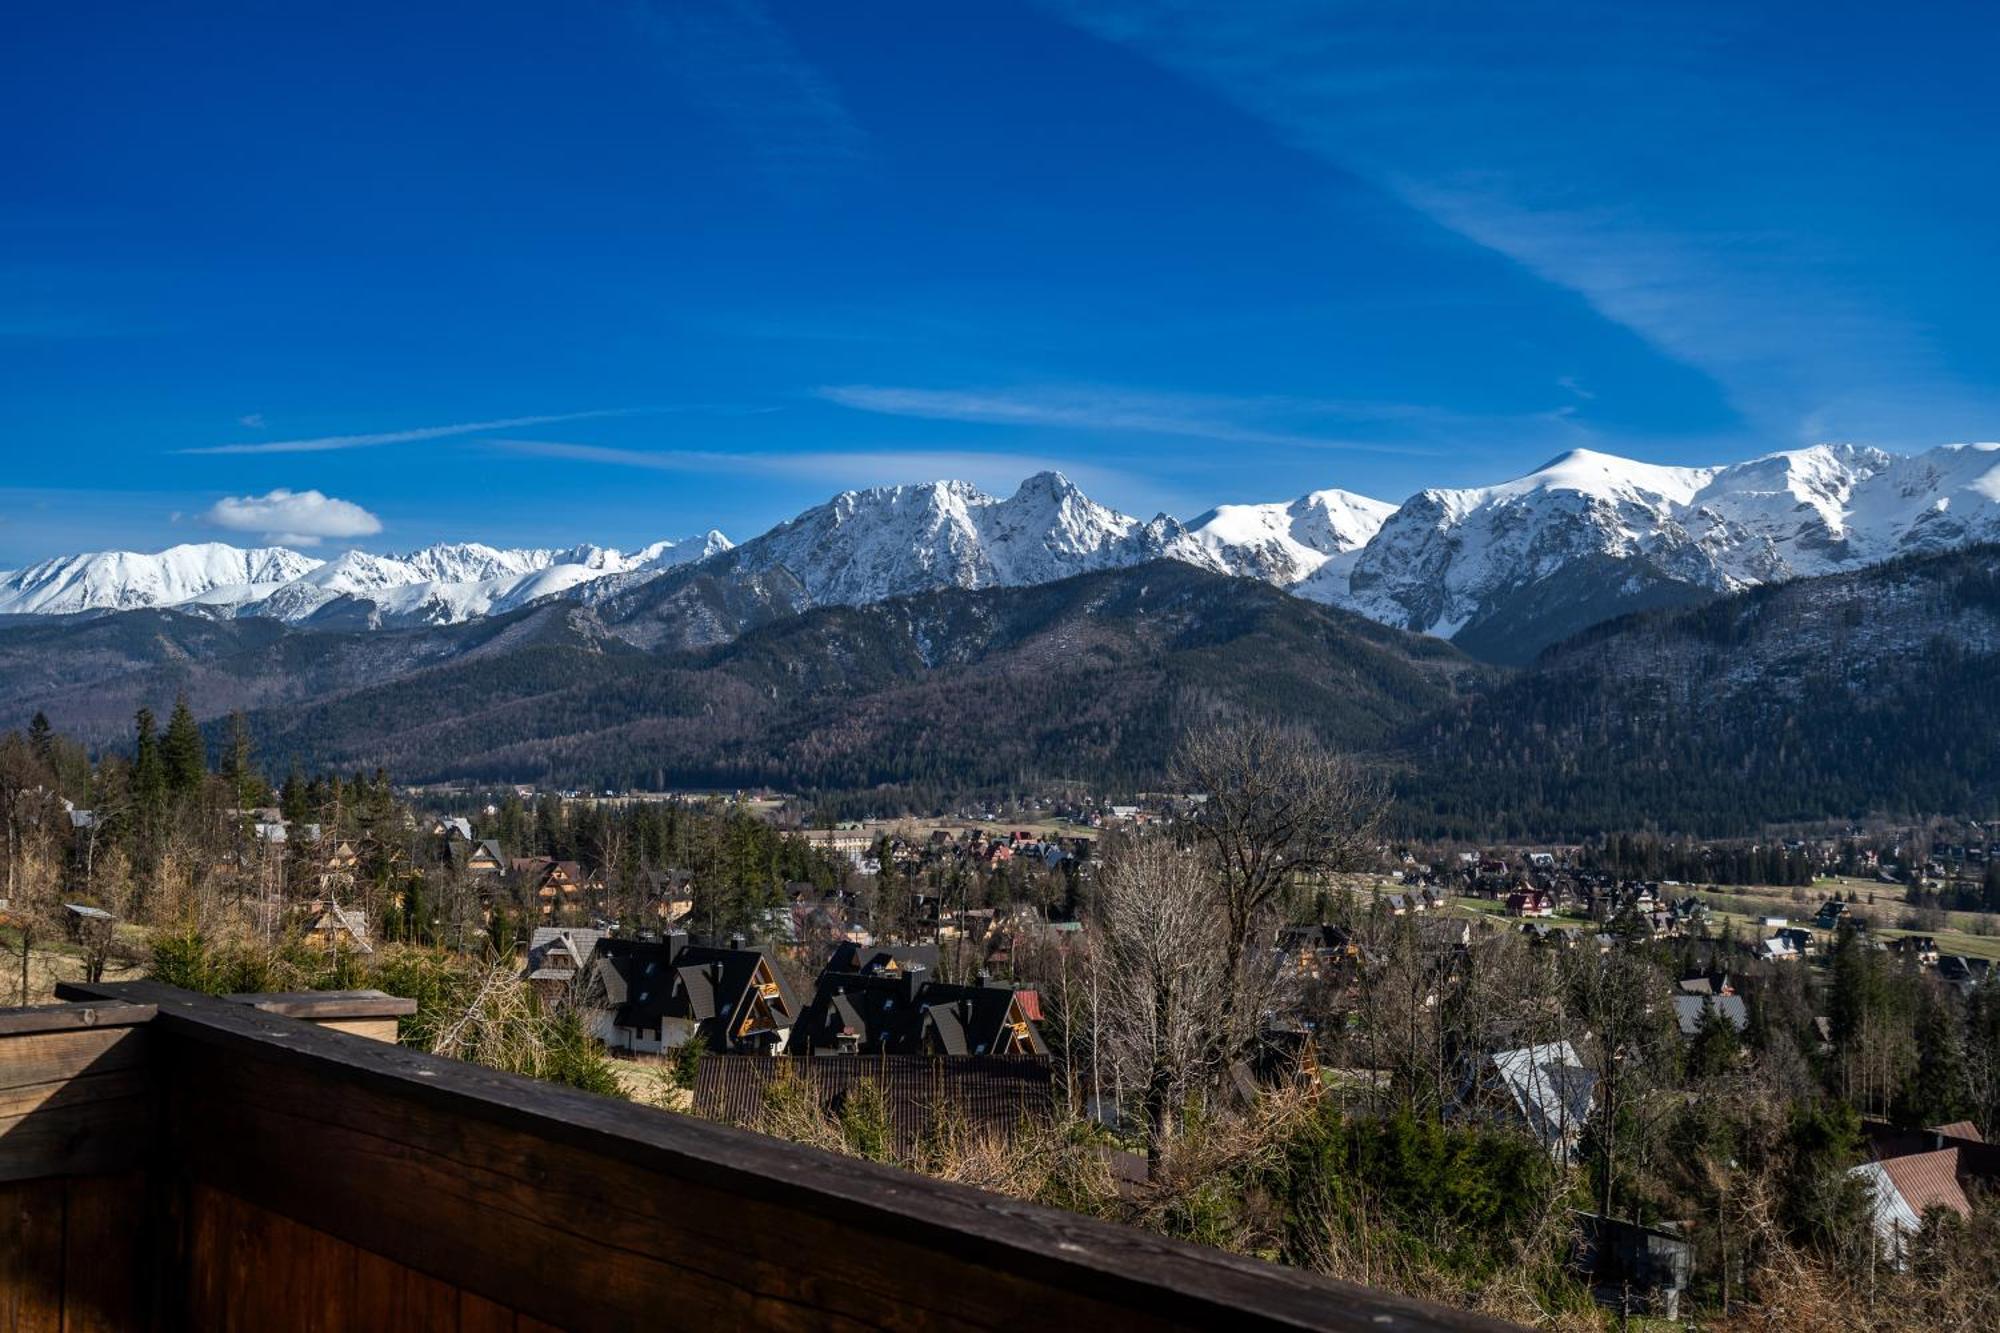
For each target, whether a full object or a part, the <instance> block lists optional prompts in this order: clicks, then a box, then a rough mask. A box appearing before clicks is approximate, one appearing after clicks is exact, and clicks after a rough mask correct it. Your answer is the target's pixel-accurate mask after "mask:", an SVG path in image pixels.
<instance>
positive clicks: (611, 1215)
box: [0, 983, 1494, 1333]
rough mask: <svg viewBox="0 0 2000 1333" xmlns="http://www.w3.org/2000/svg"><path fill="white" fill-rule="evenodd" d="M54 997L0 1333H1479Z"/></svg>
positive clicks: (796, 1152) (1101, 1229) (237, 1021)
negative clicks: (792, 1332) (1199, 1332)
mask: <svg viewBox="0 0 2000 1333" xmlns="http://www.w3.org/2000/svg"><path fill="white" fill-rule="evenodd" d="M63 994H64V995H65V997H66V998H68V999H70V1000H71V1001H72V1002H71V1003H67V1004H58V1005H52V1006H47V1007H43V1008H36V1009H15V1010H0V1329H5V1328H16V1327H19V1328H27V1327H37V1328H40V1327H48V1328H62V1329H122V1328H162V1329H178V1328H198V1329H210V1328H217V1329H223V1328H227V1329H235V1328H244V1329H313V1328H325V1329H347V1328H355V1329H369V1330H378V1329H395V1328H413V1329H414V1328H421V1329H460V1330H465V1331H466V1333H471V1330H478V1329H509V1328H511V1329H522V1330H526V1329H542V1328H547V1327H550V1326H554V1327H560V1328H577V1329H624V1328H662V1327H669V1328H681V1327H692V1328H745V1327H782V1328H789V1329H810V1328H829V1329H833V1328H838V1329H851V1328H900V1329H924V1328H947V1327H948V1328H954V1329H980V1328H992V1329H1007V1330H1009V1331H1010V1333H1019V1330H1022V1329H1035V1328H1077V1327H1081V1328H1089V1329H1092V1330H1112V1329H1128V1328H1163V1327H1176V1326H1178V1327H1224V1326H1226V1327H1229V1328H1232V1329H1255V1328H1293V1329H1337V1330H1361V1329H1366V1330H1370V1331H1371V1333H1376V1331H1378V1330H1379V1331H1383V1333H1394V1331H1395V1330H1420V1329H1474V1328H1490V1327H1494V1325H1492V1324H1490V1323H1488V1322H1486V1321H1483V1320H1480V1319H1477V1318H1475V1317H1473V1316H1470V1315H1467V1314H1463V1313H1460V1312H1456V1311H1451V1310H1446V1309H1442V1308H1439V1307H1434V1306H1429V1305H1425V1304H1423V1303H1420V1302H1416V1301H1410V1300H1405V1299H1402V1298H1399V1297H1394V1296H1390V1295H1387V1294H1385V1293H1382V1292H1378V1291H1373V1290H1369V1289H1367V1288H1362V1287H1355V1286H1349V1285H1343V1284H1340V1283H1335V1282H1329V1281H1325V1280H1323V1279H1320V1278H1316V1277H1313V1276H1311V1275H1308V1274H1305V1273H1301V1272H1296V1271H1293V1270H1289V1269H1283V1268H1278V1267H1274V1266H1271V1265H1268V1264H1263V1263H1259V1262H1256V1261H1254V1260H1249V1259H1243V1258H1238V1257H1235V1256H1232V1255H1227V1254H1223V1253H1221V1252H1218V1251H1213V1250H1206V1249H1201V1248H1197V1247H1195V1246H1191V1245H1184V1244H1180V1243H1177V1242H1173V1241H1168V1240H1163V1239H1161V1238H1159V1237H1156V1236H1152V1235H1150V1234H1147V1233H1144V1232H1140V1231H1136V1230H1132V1229H1128V1228H1124V1227H1119V1226H1114V1225H1110V1224H1106V1223H1102V1222H1097V1221H1092V1220H1090V1219H1087V1218H1083V1217H1078V1216H1075V1215H1073V1214H1069V1213H1064V1212H1059V1211H1055V1210H1052V1209H1048V1208H1042V1207H1037V1206H1034V1205H1031V1204H1026V1203H1022V1202H1019V1201H1017V1200H1013V1199H1009V1198H1005V1197H1001V1196H998V1195H992V1194H986V1193H982V1192H980V1191H977V1190H973V1189H968V1188H965V1187H962V1186H956V1185H950V1184H944V1183H941V1182H937V1181H933V1180H929V1179H926V1178H924V1177H921V1176H916V1175H911V1174H909V1173H906V1172H902V1171H897V1170H894V1169H891V1168H887V1167H882V1166H877V1165H874V1164H872V1163H868V1162H862V1161H857V1160H854V1159H850V1158H844V1157H837V1156H832V1155H829V1154H826V1153H822V1152H819V1151H816V1150H813V1149H808V1148H803V1147H799V1146H796V1145H794V1144H790V1143H785V1142H782V1141H779V1140H776V1139H771V1138H766V1137H763V1136H761V1135H756V1134H751V1133H746V1132H743V1131H740V1130H735V1129H730V1128H726V1127H724V1126H721V1125H716V1124H711V1123H708V1122H706V1121H702V1120H696V1119H690V1118H687V1117H683V1116H675V1115H669V1114H665V1113H663V1112H659V1111H654V1110H650V1109H647V1108H644V1107H639V1106H634V1105H631V1104H628V1103H624V1102H619V1101H615V1100H611V1099H607V1098H602V1097H595V1096H590V1095H588V1094H584V1093H579V1092H574V1091H570V1090H568V1089H564V1088H559V1087H554V1086H551V1085H549V1084H544V1083H538V1082H535V1081H533V1080H530V1079H525V1078H519V1077H516V1076H513V1075H509V1074H502V1073H496V1072H494V1071H492V1070H489V1069H485V1068H482V1067H479V1066H476V1065H469V1064H462V1063H459V1062H456V1061H451V1060H444V1059H439V1058H437V1057H434V1056H430V1055H425V1054H422V1053H420V1052H416V1051H412V1050H407V1049H404V1048H402V1047H399V1046H396V1045H393V1044H391V1043H389V1042H385V1041H371V1040H366V1039H365V1038H364V1036H362V1035H360V1034H357V1033H356V1032H352V1031H342V1030H339V1025H341V1024H345V1023H352V1022H374V1023H376V1024H377V1025H378V1027H379V1024H380V1022H381V1020H383V1019H384V1018H385V1017H387V1018H390V1019H393V1016H394V1015H393V1012H389V1011H391V1010H392V1009H393V1007H394V1006H395V1005H396V1004H397V1003H398V1002H396V1001H393V1000H390V999H389V998H388V997H384V996H371V995H359V996H354V995H350V996H345V997H338V996H336V997H313V996H287V997H271V996H266V997H235V998H232V999H228V1000H225V999H217V998H212V997H208V996H201V995H194V994H191V993H189V992H186V991H180V990H175V989H172V988H170V987H164V986H158V985H153V984H150V983H129V984H122V985H100V986H92V987H68V988H65V989H64V991H63ZM405 1003H406V1002H405ZM288 1010H289V1011H292V1012H287V1011H288ZM293 1013H298V1014H301V1015H303V1016H296V1017H295V1016H293Z"/></svg>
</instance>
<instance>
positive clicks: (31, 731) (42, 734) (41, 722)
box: [28, 709, 55, 764]
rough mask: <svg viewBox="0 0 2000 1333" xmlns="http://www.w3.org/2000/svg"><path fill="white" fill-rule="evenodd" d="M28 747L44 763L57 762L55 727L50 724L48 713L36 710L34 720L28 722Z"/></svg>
mask: <svg viewBox="0 0 2000 1333" xmlns="http://www.w3.org/2000/svg"><path fill="white" fill-rule="evenodd" d="M28 748H29V749H31V750H33V751H34V754H35V758H37V759H39V760H41V761H42V763H44V764H53V763H54V762H55V728H53V727H51V726H50V725H49V717H48V714H47V713H44V712H42V711H40V710H39V709H37V710H36V712H35V716H34V720H33V721H31V722H29V723H28Z"/></svg>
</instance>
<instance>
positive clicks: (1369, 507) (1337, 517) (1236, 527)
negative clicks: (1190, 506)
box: [1188, 490, 1396, 587]
mask: <svg viewBox="0 0 2000 1333" xmlns="http://www.w3.org/2000/svg"><path fill="white" fill-rule="evenodd" d="M1395 512H1396V506H1394V505H1392V504H1389V503H1387V502H1386V501H1382V500H1371V499H1369V498H1368V497H1367V496H1365V495H1356V494H1355V493H1354V492H1352V491H1337V490H1327V491H1313V492H1311V493H1310V494H1307V495H1302V496H1300V497H1299V498H1298V499H1296V500H1293V501H1291V502H1289V503H1286V502H1283V501H1280V502H1278V503H1276V504H1247V505H1245V504H1237V505H1219V506H1217V507H1216V508H1214V509H1211V510H1209V511H1208V512H1207V513H1206V514H1203V515H1202V516H1201V517H1200V518H1197V519H1195V520H1194V521H1193V522H1192V523H1190V524H1189V525H1188V526H1189V529H1190V530H1191V531H1192V532H1193V534H1194V537H1195V540H1197V541H1199V542H1200V543H1201V544H1202V545H1203V546H1205V547H1207V548H1208V549H1209V550H1210V551H1212V552H1214V553H1215V555H1216V557H1217V559H1219V560H1221V561H1222V562H1223V563H1224V564H1225V565H1226V566H1227V567H1228V568H1229V569H1230V570H1232V571H1233V572H1235V573H1239V574H1248V575H1250V576H1252V577H1254V578H1260V579H1263V580H1265V581H1266V582H1268V583H1276V584H1279V585H1280V586H1283V587H1290V586H1291V585H1292V584H1294V583H1297V582H1299V581H1300V580H1302V579H1304V578H1305V577H1306V576H1307V575H1309V574H1314V573H1317V572H1318V571H1319V570H1320V569H1321V568H1322V567H1323V566H1324V565H1326V563H1327V562H1328V561H1329V560H1332V559H1334V558H1335V557H1338V556H1343V555H1346V554H1347V553H1348V552H1350V551H1358V550H1360V549H1361V548H1362V547H1364V546H1366V545H1367V544H1368V543H1369V541H1370V540H1371V539H1372V538H1373V537H1374V536H1375V534H1376V533H1377V532H1378V531H1380V530H1381V527H1382V524H1383V523H1384V522H1385V521H1387V519H1388V517H1389V515H1391V514H1393V513H1395Z"/></svg>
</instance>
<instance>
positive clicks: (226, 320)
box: [0, 0, 2000, 564]
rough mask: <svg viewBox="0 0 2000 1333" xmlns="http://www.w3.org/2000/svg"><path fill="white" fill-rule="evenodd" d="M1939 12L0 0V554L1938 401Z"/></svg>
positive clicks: (633, 510)
mask: <svg viewBox="0 0 2000 1333" xmlns="http://www.w3.org/2000/svg"><path fill="white" fill-rule="evenodd" d="M1990 51H1991V41H1990V27H1989V25H1988V22H1987V21H1986V20H1985V19H1984V18H1983V17H1982V15H1981V13H1980V11H1979V10H1978V9H1976V8H1973V7H1970V6H1967V7H1964V8H1958V7H1954V6H1950V5H1939V4H1926V5H1918V6H1900V7H1893V8H1892V7H1887V6H1862V5H1839V4H1836V5H1828V4H1824V3H1819V4H1813V5H1787V4H1766V5H1757V6H1745V5H1741V4H1727V5H1724V4H1716V5H1693V4H1688V5H1628V6H1603V5H1586V4H1567V3H1565V4H1555V3H1537V2H1536V0H1526V2H1525V3H1519V4H1512V5H1507V6H1496V5H1492V4H1488V3H1468V4H1449V3H1400V4H1379V5H1343V4H1338V3H1325V2H1324V0H1320V2H1315V3H1303V2H1302V3H1257V2H1256V0H1233V2H1225V0H1214V2H1212V3H1211V2H1210V0H1179V2H1177V3H1158V4H1147V3H1138V2H1137V0H1102V2H1100V0H1048V3H1040V4H986V3H978V2H977V0H953V3H950V4H938V3H935V0H932V2H931V3H902V2H901V0H879V2H871V3H866V4H859V3H848V4H841V3H830V2H829V0H813V2H811V3H797V4H781V3H776V2H775V0H676V2H675V3H667V0H656V2H655V3H646V2H645V0H629V2H628V3H607V4H591V3H569V4H554V3H546V4H519V3H506V2H505V0H484V2H482V3H477V4H474V3H463V4H427V3H421V2H415V3H405V4H399V5H387V4H372V3H365V2H360V0H357V2H356V3H350V4H347V5H342V6H331V5H325V6H318V5H308V4H298V5H269V4H257V5H243V6H240V7H239V6H233V5H227V4H205V5H194V6H163V5H155V4H147V5H139V4H127V5H110V4H89V3H78V4H73V5H63V6H58V5H40V6H35V7H34V8H33V12H25V11H24V12H21V13H17V14H15V15H14V16H13V17H12V19H11V22H10V36H9V40H8V41H7V42H6V43H5V44H4V49H0V118H4V123H6V124H8V125H10V126H12V127H15V129H16V133H14V134H11V135H10V136H9V145H8V151H7V168H6V170H5V171H4V172H0V442H4V457H5V459H6V463H7V467H6V470H5V473H4V474H0V564H13V563H18V562H21V561H25V560H28V559H32V558H37V557H40V556H45V555H49V554H53V553H55V552H58V551H65V550H74V549H85V548H95V547H100V546H111V545H119V546H129V547H138V548H143V549H151V548H154V547H158V546H161V545H165V544H168V543H170V542H174V541H185V540H205V539H209V538H215V537H223V538H227V539H230V540H238V541H248V540H257V539H259V538H261V537H262V536H264V535H266V534H278V533H284V534H288V535H292V536H297V537H312V536H318V537H320V538H321V540H322V541H323V543H324V544H325V545H326V546H328V547H337V546H339V545H340V544H342V543H344V542H350V541H352V542H356V543H358V544H362V545H366V546H370V547H372V548H376V549H402V548H407V547H411V546H415V545H420V544H422V543H424V542H427V541H431V540H436V539H483V540H489V541H495V542H502V543H508V544H516V543H545V544H552V545H553V544H568V543H571V542H575V541H581V540H596V541H602V542H608V543H613V544H625V545H635V544H638V543H640V542H643V541H646V540H649V539H652V538H655V537H659V536H667V535H679V534H682V533H685V532H690V531H697V530H701V529H705V528H708V527H711V526H715V527H721V528H722V529H723V530H725V531H727V532H729V533H730V534H731V535H732V536H736V537H738V538H742V537H746V536H749V535H752V534H754V533H755V532H757V531H759V530H761V529H762V528H764V527H766V526H768V525H769V524H770V523H772V522H774V521H776V520H778V519H781V518H783V517H786V516H788V515H789V514H791V513H793V512H795V511H797V510H798V509H800V508H802V507H804V506H805V505H807V504H810V503H813V502H816V501H818V500H820V499H823V498H825V497H826V496H827V495H828V494H830V493H832V492H834V491H836V490H839V489H841V488H843V487H846V486H853V485H867V484H878V483H888V482H895V481H916V480H928V479H933V478H936V477H940V476H964V477H969V478H971V479H973V480H975V481H978V482H981V483H982V484H985V485H987V486H989V487H990V488H996V489H1003V490H1004V489H1008V488H1010V487H1011V485H1012V483H1013V482H1015V481H1017V480H1018V479H1019V478H1020V477H1021V476H1023V475H1025V474H1026V473H1028V472H1031V471H1034V470H1036V469H1038V468H1041V467H1045V466H1057V467H1061V468H1062V469H1064V470H1065V471H1067V472H1069V473H1070V474H1071V475H1072V476H1073V477H1075V478H1076V479H1077V480H1078V481H1079V482H1080V483H1082V484H1083V485H1084V486H1085V487H1086V489H1088V490H1090V491H1091V492H1092V493H1093V494H1095V495H1098V496H1099V497H1100V498H1102V499H1104V500H1106V501H1107V502H1109V503H1113V504H1116V505H1119V506H1120V507H1123V508H1126V509H1128V510H1131V511H1135V512H1141V513H1143V514H1148V515H1150V514H1151V513H1153V512H1155V511H1158V510H1162V509H1164V510H1167V511H1169V512H1173V513H1177V514H1180V515H1181V516H1183V517H1186V516H1191V515H1192V514H1194V513H1195V512H1197V511H1199V510H1201V509H1203V508H1206V507H1207V506H1208V505H1210V504H1213V503H1217V502H1221V501H1240V500H1260V499H1277V498H1283V497H1287V496H1290V495H1294V494H1297V493H1299V492H1301V491H1304V490H1307V489H1312V488H1317V487H1322V486H1345V487H1348V488H1351V489H1354V490H1359V491H1363V492H1366V493H1369V494H1373V495H1377V496H1381V497H1384V498H1389V499H1399V498H1401V497H1403V496H1405V495H1407V494H1409V493H1411V492H1412V491H1414V490H1416V489H1418V488H1420V487H1422V486H1426V485H1441V484H1442V485H1449V484H1470V483H1477V482H1482V481H1491V480H1497V479H1499V478H1501V477H1504V476H1508V475H1513V474H1516V473H1519V472H1521V471H1524V470H1526V469H1528V468H1530V467H1532V466H1534V465H1535V464H1537V463H1539V462H1541V461H1543V460H1544V459H1546V458H1547V457H1549V456H1551V455H1553V454H1555V453H1558V452H1560V451H1562V450H1564V449H1567V448H1572V447H1576V446H1579V445H1587V446H1591V447H1596V448H1603V449H1609V450H1613V451H1618V452H1625V453H1630V454H1633V455H1635V456H1639V457H1644V458H1648V459H1652V460H1656V461H1663V462H1713V461H1723V460H1727V459H1731V458H1738V457H1744V456H1748V455H1751V454H1755V453H1760V452H1766V451H1769V450H1771V449H1778V448H1788V447H1793V446H1795V445H1798V444H1802V443H1810V442H1814V441H1818V440H1824V439H1841V440H1862V441H1866V442H1870V443H1877V444H1881V445H1884V446H1887V447H1891V448H1903V449H1910V448H1922V447H1928V446H1930V445H1934V444H1939V443H1945V442H1949V441H1956V440H1968V439H1992V438H1995V436H1996V435H2000V418H1996V416H1995V409H1996V407H2000V403H1996V399H2000V392H1996V389H1995V386H1996V385H2000V320H1996V319H1995V318H1994V316H1993V312H1992V303H1993V296H1994V294H1995V293H1996V292H2000V229H1996V228H1995V227H1994V226H1993V223H1992V219H1993V218H1994V217H1995V216H1996V215H2000V160H1996V159H2000V91H1996V85H1995V83H1994V81H1993V80H1992V79H1991V77H1990V71H1989V69H1988V68H1987V65H1988V64H1989V63H1990V59H1989V57H1990ZM23 129H25V131H26V132H25V133H23V132H21V131H22V130H23ZM274 492H288V493H289V495H281V496H279V497H278V498H277V499H275V500H274V499H271V498H270V497H271V496H272V494H273V493H274ZM315 496H318V497H324V499H315V498H314V497H315ZM232 501H233V503H228V502H232ZM336 502H338V503H336Z"/></svg>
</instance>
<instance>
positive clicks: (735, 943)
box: [729, 932, 746, 949]
mask: <svg viewBox="0 0 2000 1333" xmlns="http://www.w3.org/2000/svg"><path fill="white" fill-rule="evenodd" d="M745 943H746V941H745V940H744V938H743V936H742V934H741V933H740V932H739V933H737V934H735V935H731V936H730V937H729V947H730V948H732V949H741V948H742V947H743V945H744V944H745Z"/></svg>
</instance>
